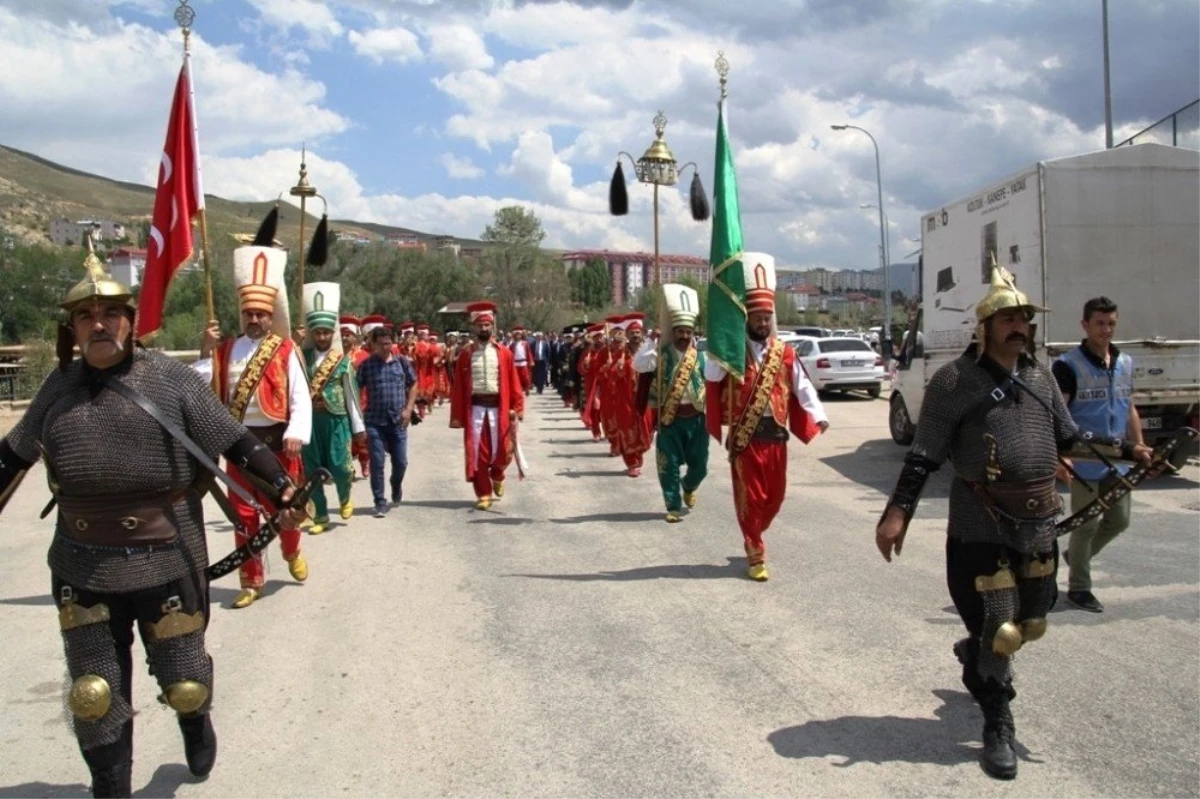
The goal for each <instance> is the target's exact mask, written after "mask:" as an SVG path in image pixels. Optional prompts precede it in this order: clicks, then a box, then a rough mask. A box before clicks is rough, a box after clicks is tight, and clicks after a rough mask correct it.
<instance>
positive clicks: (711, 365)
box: [704, 358, 727, 383]
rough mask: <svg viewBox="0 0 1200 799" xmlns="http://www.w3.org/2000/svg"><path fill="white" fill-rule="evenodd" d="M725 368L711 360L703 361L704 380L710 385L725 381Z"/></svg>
mask: <svg viewBox="0 0 1200 799" xmlns="http://www.w3.org/2000/svg"><path fill="white" fill-rule="evenodd" d="M726 374H727V373H726V371H725V367H724V366H721V364H719V363H717V362H716V361H714V360H713V359H712V358H705V359H704V379H705V380H707V381H708V382H710V383H720V382H721V381H722V380H724V379H725V375H726Z"/></svg>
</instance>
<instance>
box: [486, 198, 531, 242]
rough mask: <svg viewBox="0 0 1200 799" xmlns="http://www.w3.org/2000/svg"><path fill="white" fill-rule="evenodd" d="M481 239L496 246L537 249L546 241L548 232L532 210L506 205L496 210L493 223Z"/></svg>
mask: <svg viewBox="0 0 1200 799" xmlns="http://www.w3.org/2000/svg"><path fill="white" fill-rule="evenodd" d="M480 238H481V239H483V240H484V241H489V242H493V243H495V244H504V245H509V246H517V247H531V248H534V249H536V248H538V247H540V246H541V245H542V242H543V241H545V239H546V231H544V230H542V221H541V220H540V219H538V217H537V214H535V213H534V212H533V211H532V210H531V209H528V208H522V207H521V206H519V205H506V206H504V207H503V208H499V209H497V210H496V213H495V215H494V216H493V217H492V223H491V224H490V225H488V226H487V227H486V228H484V231H483V235H481V236H480Z"/></svg>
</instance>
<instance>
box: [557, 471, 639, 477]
mask: <svg viewBox="0 0 1200 799" xmlns="http://www.w3.org/2000/svg"><path fill="white" fill-rule="evenodd" d="M554 476H555V477H570V478H572V479H575V478H578V477H628V476H629V473H628V472H626V471H625V469H620V470H614V471H611V472H609V471H603V472H576V471H572V470H567V471H565V472H555V473H554Z"/></svg>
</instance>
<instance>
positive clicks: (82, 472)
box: [8, 349, 245, 593]
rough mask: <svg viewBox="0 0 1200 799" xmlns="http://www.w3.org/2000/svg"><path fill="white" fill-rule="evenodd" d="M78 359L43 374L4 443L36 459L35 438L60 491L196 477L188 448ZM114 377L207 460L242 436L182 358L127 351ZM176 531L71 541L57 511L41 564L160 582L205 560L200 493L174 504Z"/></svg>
mask: <svg viewBox="0 0 1200 799" xmlns="http://www.w3.org/2000/svg"><path fill="white" fill-rule="evenodd" d="M92 374H94V373H93V372H92V370H90V369H89V368H88V367H87V366H86V365H85V364H84V363H83V361H80V360H77V361H75V362H73V363H72V364H71V365H70V366H69V367H68V368H67V370H66V371H65V372H62V371H57V370H56V371H54V372H53V373H51V374H50V376H49V377H47V378H46V381H45V382H44V383H43V384H42V387H41V389H39V391H38V394H37V396H36V397H35V398H34V400H33V402H32V403H31V404H30V406H29V409H28V411H26V413H25V416H24V417H23V418H22V419H21V421H20V422H19V423H18V424H17V426H16V427H15V428H13V430H12V432H11V433H10V434H9V436H8V442H9V444H10V446H11V447H12V448H13V451H14V452H15V453H16V454H17V455H19V456H20V457H22V458H25V459H26V460H31V461H33V460H37V459H38V457H39V451H38V447H37V443H36V442H39V441H40V442H41V444H42V445H43V446H44V447H45V449H46V452H47V455H48V457H49V459H50V461H51V463H52V464H53V468H54V472H55V475H56V478H57V480H58V483H59V490H60V491H61V493H62V494H63V495H64V496H72V497H96V496H108V495H113V494H144V493H150V492H161V493H163V494H167V493H170V492H174V491H177V490H179V489H181V488H183V487H185V486H188V485H191V484H193V483H195V482H196V480H197V476H198V470H199V469H200V468H201V467H199V465H198V464H197V463H196V461H195V459H194V458H192V456H191V455H189V454H188V453H187V451H186V450H185V449H184V448H183V447H182V445H180V444H179V443H178V442H176V441H175V440H174V439H173V438H171V436H170V434H169V433H167V431H166V430H164V429H162V428H161V427H160V426H159V425H158V424H157V423H156V422H155V421H154V420H153V419H151V418H150V417H149V416H147V415H146V414H145V413H144V412H143V411H142V410H141V409H140V408H138V407H137V406H136V405H134V404H133V403H132V402H130V401H129V400H127V399H125V398H124V397H122V396H120V395H119V394H117V393H116V392H114V391H111V390H108V389H100V388H99V384H98V382H97V381H96V380H95V378H94V377H92V376H91V375H92ZM114 374H115V376H116V377H117V378H118V379H120V380H122V381H123V382H125V383H126V384H127V385H129V386H131V387H132V388H134V389H135V390H136V391H138V392H139V393H140V394H142V395H143V396H145V397H146V398H147V399H149V400H150V401H151V402H152V403H154V404H155V405H157V406H158V407H159V409H160V410H161V411H162V413H163V414H164V415H165V416H166V417H167V418H168V419H171V420H172V421H173V422H174V423H175V424H177V425H178V426H179V427H180V428H181V429H182V430H183V431H184V432H186V433H187V434H188V436H190V437H191V438H192V440H193V441H195V442H196V443H197V444H198V445H199V446H200V448H201V449H202V450H204V452H205V453H207V454H208V455H210V456H212V457H213V458H214V459H215V458H216V457H217V456H218V455H220V454H221V453H222V452H224V451H225V450H227V449H229V447H230V446H232V445H233V443H234V442H235V441H237V440H238V439H239V438H241V436H242V435H243V434H244V432H245V431H244V428H243V427H242V426H241V425H239V424H238V423H237V422H236V421H234V419H233V418H232V417H231V416H230V415H229V412H228V411H227V410H226V409H225V408H224V407H223V406H222V405H221V404H220V402H218V401H217V398H216V396H215V395H214V394H213V392H212V389H211V388H210V387H209V386H208V385H207V384H206V383H205V382H204V381H203V380H202V379H201V378H200V376H199V375H198V374H197V373H196V372H195V371H193V370H192V369H190V368H188V367H187V366H185V365H183V364H181V363H179V362H178V361H175V360H173V359H171V358H168V357H167V356H165V355H163V354H161V353H157V352H147V351H145V350H141V349H138V350H135V351H134V354H133V356H132V362H126V364H125V368H124V369H123V368H122V367H117V368H116V370H115V372H114ZM173 515H174V521H175V523H176V525H177V527H178V530H179V536H178V538H176V540H175V541H174V542H172V543H170V544H166V545H156V546H131V547H125V548H112V547H94V546H85V545H82V544H78V543H75V542H73V541H72V540H71V539H70V538H68V537H67V536H66V535H65V533H64V532H63V529H62V524H63V522H62V517H61V515H60V516H59V521H58V527H57V528H56V530H55V535H54V540H53V542H52V543H51V545H50V553H49V558H48V560H49V563H50V570H51V571H52V572H53V573H54V574H55V575H57V576H58V577H59V578H61V579H62V580H64V581H66V582H68V583H70V584H72V585H75V586H78V587H80V588H83V589H86V590H89V591H94V592H98V593H124V592H129V591H137V590H141V589H144V588H150V587H153V586H156V585H161V584H163V583H166V582H170V581H171V580H175V579H178V578H180V577H183V576H184V575H186V574H189V573H193V572H196V571H199V570H201V569H203V568H204V567H205V566H206V565H207V564H208V550H207V547H206V545H205V538H204V519H203V514H202V511H201V501H200V497H199V496H198V495H197V494H196V492H188V493H187V494H186V495H185V496H184V498H183V499H181V500H180V501H179V502H177V503H175V505H174V507H173Z"/></svg>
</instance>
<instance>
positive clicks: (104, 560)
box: [0, 254, 303, 796]
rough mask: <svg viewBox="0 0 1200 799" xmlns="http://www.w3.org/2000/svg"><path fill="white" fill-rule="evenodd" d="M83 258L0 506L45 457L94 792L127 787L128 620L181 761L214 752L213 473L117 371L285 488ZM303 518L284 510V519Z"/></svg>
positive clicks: (253, 441) (127, 297) (56, 592)
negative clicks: (209, 526)
mask: <svg viewBox="0 0 1200 799" xmlns="http://www.w3.org/2000/svg"><path fill="white" fill-rule="evenodd" d="M85 268H86V270H87V275H86V277H85V278H84V279H83V280H82V281H80V282H79V283H78V284H77V285H75V286H74V287H73V288H72V289H71V290H70V291H69V292H68V293H67V295H66V297H65V299H64V301H63V303H62V305H61V307H62V309H63V310H64V311H65V312H66V315H67V316H66V324H60V325H59V368H58V369H56V370H55V371H54V372H52V373H51V374H50V375H49V376H48V377H47V378H46V380H45V382H43V384H42V386H41V388H40V389H39V390H38V393H37V396H36V397H34V399H33V401H32V402H31V403H30V406H29V409H28V410H27V411H26V412H25V415H24V416H23V417H22V418H21V420H20V421H19V422H18V423H17V425H16V426H15V427H14V428H13V429H12V431H11V432H10V433H9V434H8V436H7V437H5V438H4V440H3V441H0V508H3V507H4V505H5V503H6V502H7V501H8V498H9V497H10V496H11V495H12V493H13V491H14V490H15V489H16V488H17V486H18V485H19V483H20V481H21V479H22V478H23V477H24V475H25V473H26V471H27V470H28V469H30V468H31V467H32V466H33V464H34V463H35V462H36V461H37V460H38V459H39V457H40V458H44V459H45V462H46V466H47V471H48V472H49V475H50V484H51V490H52V491H53V492H54V495H55V499H56V500H57V503H58V513H57V514H56V524H55V531H54V538H53V540H52V541H51V543H50V553H49V564H50V574H51V591H52V593H53V598H54V602H55V605H56V606H57V608H58V618H59V624H60V627H61V630H62V637H63V646H64V650H65V654H66V665H67V671H68V673H69V677H70V680H71V683H70V688H69V689H68V691H67V702H66V704H67V707H68V708H69V709H70V711H71V714H72V716H73V719H72V720H73V725H74V731H75V736H76V738H77V739H78V742H79V748H80V750H81V752H82V754H83V759H84V760H85V761H86V762H87V765H88V768H89V769H90V770H91V778H92V792H93V795H94V796H130V795H131V792H132V785H131V770H132V760H133V716H134V709H133V704H132V703H133V697H132V679H133V665H134V657H133V642H134V628H135V627H136V628H137V630H138V632H139V634H140V637H141V639H142V644H143V646H144V649H145V657H146V660H147V662H148V663H149V666H150V670H151V673H152V674H153V675H154V677H155V679H156V680H157V682H158V685H159V688H160V690H161V691H162V695H161V697H160V699H161V700H162V701H163V702H164V703H165V704H166V705H167V706H169V707H170V708H172V709H173V710H174V711H175V712H176V714H177V717H178V723H179V727H180V731H181V732H182V734H183V741H184V753H185V756H186V758H187V764H188V769H189V770H190V771H191V773H192V774H193V775H195V776H198V777H204V776H206V775H207V774H208V773H209V772H210V771H211V770H212V767H213V764H214V763H215V762H216V756H217V738H216V733H215V731H214V729H213V723H212V719H211V717H210V715H209V709H210V707H211V704H212V690H213V660H212V658H211V657H210V656H209V654H208V653H207V651H206V648H205V630H206V628H207V625H208V621H209V603H208V578H207V576H206V575H205V571H204V570H205V568H206V567H207V566H208V547H207V542H206V540H205V535H204V512H203V504H202V497H203V494H204V491H205V490H206V488H207V485H208V475H207V474H206V472H205V469H204V467H203V466H201V465H200V463H199V462H198V461H197V460H196V458H195V457H193V456H192V455H191V454H189V452H188V451H187V450H186V449H184V447H183V446H182V445H181V444H180V443H179V442H178V441H176V440H175V439H174V438H173V437H172V436H171V435H170V434H169V433H167V431H166V430H165V429H162V428H160V427H158V425H157V423H156V422H155V421H154V420H153V419H152V418H151V416H149V415H148V414H147V413H146V412H145V411H144V410H142V408H140V407H138V406H137V405H135V404H134V402H133V401H132V400H131V399H129V398H128V397H126V396H123V395H122V394H120V393H118V391H117V390H115V389H114V388H113V387H112V381H120V382H121V383H122V384H124V385H125V386H127V387H128V388H130V389H132V390H134V391H136V392H137V393H138V394H140V395H141V396H142V397H144V398H145V399H146V400H148V401H149V402H150V403H152V404H153V405H154V406H155V407H156V411H157V412H158V413H160V414H161V415H162V416H163V418H165V419H167V420H169V421H170V422H172V423H173V424H174V425H175V426H176V427H177V428H179V429H180V430H182V431H183V432H184V434H185V435H187V437H189V438H190V439H191V440H192V441H193V442H195V443H196V445H197V446H198V447H199V448H200V449H201V450H202V451H203V452H204V453H205V454H206V455H208V456H209V457H211V458H213V459H216V458H218V457H220V456H222V455H224V457H225V458H226V459H227V460H228V461H229V462H230V463H235V464H238V466H239V467H240V468H242V469H245V470H246V471H247V472H249V473H251V474H254V475H255V476H256V477H258V478H259V479H260V480H262V481H263V482H264V483H266V484H267V485H270V486H272V490H271V499H272V500H273V502H274V503H275V504H277V505H280V506H286V505H287V504H288V503H290V502H291V499H292V496H293V493H294V487H293V485H292V482H291V480H290V479H289V477H288V475H287V473H286V472H285V471H284V470H283V469H281V468H280V466H279V463H278V462H277V461H276V460H275V458H274V457H272V456H271V454H270V452H268V451H267V450H266V449H265V448H264V447H262V445H261V444H260V443H259V442H258V439H257V438H255V437H254V436H253V435H251V434H250V432H249V431H247V430H246V428H245V427H243V426H242V425H240V424H238V423H237V422H236V421H235V420H234V419H233V418H232V417H230V415H229V413H228V412H227V411H226V410H225V409H224V408H223V407H222V406H221V403H220V402H218V401H217V399H216V397H214V396H213V393H212V391H211V390H209V388H208V387H207V386H206V385H205V383H204V381H203V380H202V379H201V378H200V377H199V376H198V375H197V374H196V373H195V372H193V371H192V370H191V369H189V368H188V367H187V366H185V365H183V364H181V363H179V362H178V361H175V360H173V359H171V358H169V357H167V356H165V355H163V354H162V353H160V352H149V351H146V350H144V349H142V348H141V347H139V346H136V345H135V344H134V341H133V329H134V326H133V320H134V314H135V303H134V300H133V292H132V291H131V290H130V289H129V287H128V286H125V285H122V284H121V283H118V282H117V281H115V280H113V279H112V277H111V276H109V275H108V274H107V273H105V271H104V269H103V267H102V266H101V264H100V262H99V260H98V259H97V258H96V256H95V255H93V254H89V255H88V257H87V261H86V262H85ZM76 343H78V344H79V348H80V351H81V352H82V354H83V358H82V359H81V360H75V359H74V355H73V348H74V345H75V344H76ZM302 516H303V514H302V513H301V512H295V511H285V512H284V514H283V517H282V521H283V523H284V524H292V525H294V524H295V523H296V522H298V521H299V519H300V518H302ZM140 657H141V655H140V653H139V659H140Z"/></svg>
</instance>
